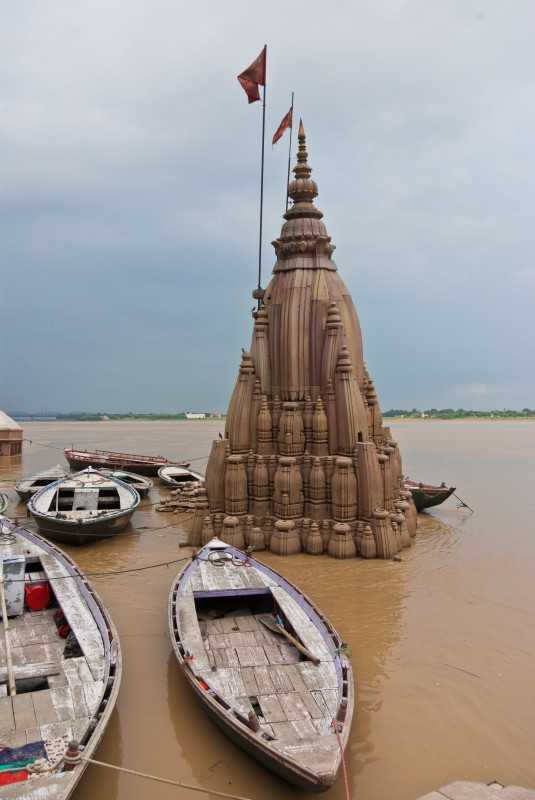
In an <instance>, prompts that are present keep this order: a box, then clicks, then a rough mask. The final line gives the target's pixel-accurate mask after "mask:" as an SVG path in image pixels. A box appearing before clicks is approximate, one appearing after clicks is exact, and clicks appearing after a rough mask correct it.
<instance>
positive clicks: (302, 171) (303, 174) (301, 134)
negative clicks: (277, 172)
mask: <svg viewBox="0 0 535 800" xmlns="http://www.w3.org/2000/svg"><path fill="white" fill-rule="evenodd" d="M297 138H298V140H299V147H298V148H297V166H296V167H294V173H295V175H296V177H299V178H308V177H310V173H311V172H312V170H311V169H310V167H309V166H308V153H307V137H306V134H305V128H304V126H303V120H302V119H300V120H299V130H298V132H297Z"/></svg>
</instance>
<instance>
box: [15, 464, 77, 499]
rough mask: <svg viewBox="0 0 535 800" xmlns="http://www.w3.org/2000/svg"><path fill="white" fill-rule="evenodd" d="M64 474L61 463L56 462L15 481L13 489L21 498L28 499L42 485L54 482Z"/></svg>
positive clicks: (65, 472)
mask: <svg viewBox="0 0 535 800" xmlns="http://www.w3.org/2000/svg"><path fill="white" fill-rule="evenodd" d="M66 474H67V471H66V470H65V469H64V468H63V467H62V466H61V464H56V466H55V467H49V468H48V469H44V470H42V471H41V472H36V474H35V475H30V476H29V477H26V478H22V479H21V480H20V481H17V483H16V484H15V491H16V492H17V494H18V496H19V497H20V499H21V500H29V498H30V497H31V496H32V494H35V493H36V492H38V491H39V489H42V488H43V486H50V484H51V483H55V482H56V481H57V480H59V479H60V478H64V477H65V475H66Z"/></svg>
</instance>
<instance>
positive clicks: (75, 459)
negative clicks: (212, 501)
mask: <svg viewBox="0 0 535 800" xmlns="http://www.w3.org/2000/svg"><path fill="white" fill-rule="evenodd" d="M64 453H65V458H66V459H67V461H68V462H69V464H70V466H71V467H72V469H83V468H84V467H97V468H98V467H105V468H108V469H122V470H127V471H128V472H137V473H139V474H140V475H157V474H158V470H159V469H160V467H165V466H166V465H168V464H173V465H175V466H179V467H189V463H188V462H186V461H179V462H176V461H169V459H167V458H164V457H163V456H141V455H136V454H135V453H115V452H113V451H111V450H73V449H71V448H68V447H67V448H65V450H64Z"/></svg>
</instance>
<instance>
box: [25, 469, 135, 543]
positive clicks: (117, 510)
mask: <svg viewBox="0 0 535 800" xmlns="http://www.w3.org/2000/svg"><path fill="white" fill-rule="evenodd" d="M139 502H140V500H139V494H138V493H137V491H136V490H135V489H134V488H133V487H132V486H128V485H127V484H126V483H123V482H122V481H119V480H117V479H116V478H112V477H111V476H109V475H102V473H100V472H99V471H98V470H94V469H93V468H92V467H88V468H87V469H83V470H81V471H80V472H75V473H74V474H73V475H67V476H66V477H65V478H61V479H60V480H59V481H56V482H55V483H52V484H50V486H45V487H43V489H40V490H39V491H38V492H36V494H34V495H33V497H31V498H30V501H29V503H28V510H29V512H30V514H31V515H32V517H33V518H34V519H35V521H36V522H37V527H38V528H39V530H40V532H41V533H43V534H44V535H45V536H47V537H50V538H52V539H57V540H58V541H60V542H68V543H69V544H87V543H88V542H91V541H94V540H95V539H103V538H106V537H109V536H113V535H114V534H115V533H117V532H118V531H121V530H122V529H123V528H125V527H126V525H127V524H128V522H129V520H130V517H131V516H132V514H133V513H134V511H135V510H136V508H137V507H138V505H139Z"/></svg>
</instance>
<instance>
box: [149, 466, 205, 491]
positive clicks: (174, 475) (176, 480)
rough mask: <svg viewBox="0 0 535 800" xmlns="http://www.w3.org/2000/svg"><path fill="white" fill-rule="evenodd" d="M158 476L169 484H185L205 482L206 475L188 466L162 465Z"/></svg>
mask: <svg viewBox="0 0 535 800" xmlns="http://www.w3.org/2000/svg"><path fill="white" fill-rule="evenodd" d="M158 477H159V479H160V480H161V481H162V483H165V484H167V486H174V487H176V486H185V485H186V484H188V483H190V484H191V483H199V484H200V483H204V476H203V475H201V473H200V472H195V470H193V469H189V468H188V467H178V466H167V467H160V469H159V470H158Z"/></svg>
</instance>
